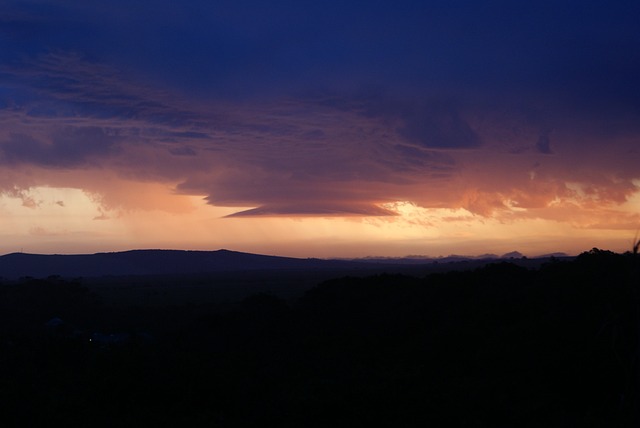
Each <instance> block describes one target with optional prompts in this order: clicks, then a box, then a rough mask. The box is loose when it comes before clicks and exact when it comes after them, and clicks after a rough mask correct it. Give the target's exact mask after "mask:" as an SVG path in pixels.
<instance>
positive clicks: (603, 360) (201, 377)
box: [0, 249, 640, 427]
mask: <svg viewBox="0 0 640 428" xmlns="http://www.w3.org/2000/svg"><path fill="white" fill-rule="evenodd" d="M253 277H255V275H254V276H252V278H253ZM271 280H272V279H271ZM104 281H105V282H103V283H99V284H98V283H95V282H93V283H90V284H87V283H84V282H82V281H70V280H64V279H61V278H49V279H46V280H41V279H23V280H22V281H18V282H11V283H5V284H3V285H2V286H0V424H1V425H2V426H120V427H122V426H189V427H197V426H212V427H216V426H220V427H240V426H279V427H359V426H363V427H364V426H366V427H370V426H385V425H386V426H397V427H411V426H434V427H439V426H467V427H500V426H504V427H507V426H508V427H600V426H606V427H634V426H637V422H638V413H639V410H640V409H639V404H640V396H639V394H638V393H639V390H638V386H639V381H640V377H639V373H640V371H639V367H638V363H639V361H638V356H639V355H640V354H639V352H638V350H639V349H640V348H639V342H638V338H639V337H640V324H639V322H640V312H639V309H640V307H639V304H640V300H639V295H638V293H639V292H640V272H639V261H638V256H637V255H634V254H622V255H621V254H614V253H610V252H608V251H601V250H595V249H594V250H592V251H590V252H588V253H584V254H582V255H580V256H579V257H577V258H576V259H575V260H572V261H559V260H558V261H551V262H549V263H546V264H544V265H543V266H541V267H539V268H537V269H527V268H526V267H522V266H518V265H515V264H513V263H507V262H502V263H496V264H489V265H486V266H483V267H480V268H477V269H475V270H470V271H457V272H449V273H433V274H429V275H427V276H422V277H417V276H408V275H387V274H379V275H374V276H367V277H343V278H340V279H334V280H329V281H324V282H322V283H321V284H319V285H317V286H315V287H312V288H310V289H309V290H308V291H306V292H305V293H304V294H302V293H300V294H302V295H301V297H297V295H296V296H293V295H292V296H289V297H287V296H286V293H284V297H287V298H283V297H282V296H283V294H282V293H280V291H282V290H283V289H284V288H287V287H288V285H287V284H291V287H294V288H295V282H296V279H295V276H290V277H287V278H286V280H285V282H284V284H285V286H281V288H280V289H277V290H278V291H279V292H278V293H276V294H278V295H276V294H273V293H272V294H265V293H263V294H256V295H252V296H250V297H247V298H245V299H244V300H242V301H240V302H237V303H230V302H225V303H224V304H220V302H218V303H216V302H214V301H212V300H211V299H210V298H208V297H207V298H203V299H200V300H199V299H198V298H197V293H196V294H193V293H194V291H193V290H196V291H197V290H201V289H202V287H200V288H197V287H196V288H194V289H193V290H192V291H191V292H190V293H192V294H189V300H188V301H186V300H184V299H172V298H171V296H173V295H174V294H172V293H175V291H174V288H176V287H179V286H180V285H179V283H178V282H179V281H178V279H176V284H174V286H173V288H172V287H171V284H170V283H167V282H166V281H170V280H167V279H165V283H162V284H161V286H158V287H155V288H144V287H142V288H141V287H131V288H130V290H131V292H132V293H134V296H137V297H134V298H131V299H129V300H126V299H124V300H123V299H122V295H124V294H126V292H127V291H126V290H127V288H126V285H125V284H123V283H117V284H115V285H113V284H112V285H109V284H108V282H109V281H107V280H104ZM113 281H116V279H113ZM117 281H121V282H123V281H124V282H126V280H123V279H118V280H117ZM171 281H172V280H171ZM272 285H273V284H272ZM110 287H111V288H114V287H115V288H118V290H119V291H118V293H119V294H117V296H118V299H115V300H114V299H111V300H110V298H111V297H113V296H112V295H111V294H109V292H110V291H109V290H111V288H110ZM305 287H306V288H308V287H307V286H306V285H304V287H303V288H305ZM274 289H275V288H274ZM140 290H143V291H142V292H140ZM144 290H146V291H144ZM163 290H164V291H163ZM298 290H299V288H298ZM285 291H286V290H285ZM163 292H164V293H165V294H163ZM135 293H138V294H135ZM140 293H142V294H140ZM149 293H150V294H149ZM154 293H155V294H154ZM167 293H168V294H167ZM294 294H295V293H294ZM176 295H177V294H176ZM154 296H155V300H154ZM163 296H164V297H163Z"/></svg>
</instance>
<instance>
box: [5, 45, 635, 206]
mask: <svg viewBox="0 0 640 428" xmlns="http://www.w3.org/2000/svg"><path fill="white" fill-rule="evenodd" d="M4 73H5V74H4V76H5V78H6V79H7V80H8V82H9V85H8V86H10V87H11V88H13V89H12V91H13V92H11V94H12V95H11V96H12V97H13V98H14V99H13V101H11V102H9V103H7V104H6V105H5V106H4V107H3V108H0V125H2V126H1V128H0V163H1V164H2V165H3V166H4V167H5V171H4V172H3V174H4V175H2V176H0V188H3V189H11V188H13V186H18V187H19V188H21V189H28V188H29V187H30V186H36V185H51V186H53V185H64V186H67V187H75V188H82V189H84V190H86V191H87V192H89V193H91V194H92V195H96V198H97V199H96V200H98V201H99V203H100V204H101V205H102V206H103V207H104V209H105V210H106V211H105V212H107V211H114V210H125V211H126V210H134V209H135V210H166V211H169V212H185V211H188V210H189V209H190V206H189V204H188V203H186V202H181V203H173V202H172V200H173V201H177V200H178V199H179V198H180V197H181V196H184V195H196V196H199V197H203V198H205V200H206V201H207V202H208V203H210V204H212V205H216V206H231V207H247V208H248V210H244V211H240V212H238V213H237V214H236V216H238V217H240V216H242V217H246V216H276V215H281V216H297V215H316V216H335V215H356V216H384V215H389V216H392V215H394V214H395V212H394V211H393V210H390V209H385V208H381V207H382V206H383V205H384V204H389V203H392V202H395V201H411V202H414V203H416V204H417V205H419V206H422V207H433V208H464V209H466V210H468V211H469V212H470V213H472V214H474V215H477V216H485V217H491V216H496V217H498V216H503V217H504V218H510V219H513V218H515V217H518V216H520V217H522V218H525V217H526V215H525V214H524V211H525V210H544V209H546V208H549V207H551V206H552V204H554V203H558V201H569V200H571V201H573V203H575V204H576V205H577V206H584V207H587V206H592V205H598V204H600V205H603V206H604V205H608V206H615V205H616V204H617V205H620V204H623V203H625V201H626V200H628V199H629V198H630V197H631V196H632V195H633V194H634V192H636V191H637V188H636V187H635V185H633V180H634V179H635V178H637V177H638V172H637V162H635V161H634V159H635V160H637V159H638V152H637V150H636V152H633V150H634V147H635V146H634V145H633V144H632V142H633V141H636V139H637V136H638V135H640V129H638V126H637V124H636V125H634V123H636V122H635V116H633V115H632V116H629V117H626V118H619V119H617V121H616V122H615V123H616V124H619V125H621V126H616V127H615V129H614V130H608V128H607V125H609V126H610V125H611V123H612V122H611V121H609V120H608V119H607V118H606V117H603V118H601V119H600V120H594V119H593V117H592V116H591V115H584V114H582V115H581V114H579V113H576V112H574V111H573V110H572V109H571V108H570V107H571V106H563V105H550V106H547V107H548V108H546V107H544V108H543V107H540V106H539V105H536V104H535V103H534V102H531V101H527V100H526V99H525V100H522V102H521V105H522V107H521V108H518V109H513V108H512V104H510V101H508V100H507V101H504V100H497V101H494V102H492V103H487V102H485V101H483V100H482V99H480V98H479V99H471V98H468V99H459V98H455V97H448V98H447V97H444V96H439V97H435V96H427V95H425V94H424V93H416V94H401V93H400V94H395V95H394V96H389V95H388V94H386V93H385V92H384V91H379V90H370V89H367V90H363V91H360V92H339V93H336V92H331V91H325V92H323V91H320V92H317V93H315V94H314V95H300V96H286V97H285V96H282V97H278V98H273V99H251V100H245V101H237V100H229V99H223V100H221V99H211V100H203V99H195V98H193V97H191V98H190V97H188V96H187V95H185V94H181V93H178V92H171V91H170V89H169V88H163V89H158V88H156V87H154V86H152V85H150V84H141V83H139V82H138V81H136V80H135V79H134V78H133V77H132V76H129V75H127V74H125V73H123V72H121V71H118V70H116V69H114V68H113V67H110V66H107V65H105V64H103V63H100V62H96V61H94V60H89V59H87V58H85V57H84V56H82V55H78V54H73V53H63V52H55V53H49V54H47V55H44V56H37V57H34V58H30V59H28V60H26V61H23V62H22V63H21V64H20V65H16V64H13V65H11V66H5V69H4ZM7 76H8V77H7ZM541 129H542V130H543V132H541ZM549 129H553V149H552V142H551V139H550V135H549V134H550V132H547V131H546V130H549ZM621 129H622V130H624V132H622V131H621ZM536 141H537V143H536V144H535V145H532V142H536ZM604 144H606V145H607V150H606V154H605V155H603V154H602V147H603V145H604ZM550 154H553V156H549V155H550ZM567 165H571V167H570V168H568V167H567ZM107 181H108V182H109V183H107ZM570 183H573V184H571V185H574V184H575V185H577V186H579V187H580V189H581V190H580V192H577V191H576V190H572V188H571V187H570ZM172 198H173V199H172ZM612 204H613V205H612ZM536 212H539V211H536Z"/></svg>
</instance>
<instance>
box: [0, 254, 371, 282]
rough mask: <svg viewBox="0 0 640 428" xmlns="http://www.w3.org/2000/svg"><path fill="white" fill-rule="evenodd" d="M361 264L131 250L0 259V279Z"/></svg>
mask: <svg viewBox="0 0 640 428" xmlns="http://www.w3.org/2000/svg"><path fill="white" fill-rule="evenodd" d="M358 266H362V264H360V263H357V262H350V261H342V260H321V259H298V258H291V257H278V256H266V255H259V254H250V253H242V252H237V251H229V250H217V251H180V250H132V251H124V252H114V253H97V254H79V255H60V254H54V255H42V254H25V253H13V254H7V255H5V256H1V257H0V276H2V277H5V278H19V277H25V276H31V277H38V278H40V277H47V276H51V275H59V276H62V277H95V276H127V275H176V274H194V273H217V272H233V271H254V270H298V269H336V268H349V267H358Z"/></svg>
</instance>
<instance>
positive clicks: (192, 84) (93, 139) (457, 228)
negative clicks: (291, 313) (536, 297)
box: [0, 0, 640, 257]
mask: <svg viewBox="0 0 640 428" xmlns="http://www.w3.org/2000/svg"><path fill="white" fill-rule="evenodd" d="M638 22H640V2H637V1H629V2H627V1H606V2H605V1H591V2H585V1H562V0H554V1H546V0H539V1H535V2H517V1H456V0H446V1H428V0H423V1H401V0H396V1H374V0H368V1H349V0H341V1H334V0H325V1H313V2H312V1H306V0H295V1H266V0H262V1H257V0H256V1H242V0H233V1H231V0H230V1H227V0H222V1H219V0H217V1H210V0H182V1H175V0H173V1H170V0H153V1H152V0H110V1H97V0H95V1H94V0H83V1H77V0H3V1H2V2H1V3H0V254H5V253H10V252H15V251H24V252H30V253H93V252H99V251H119V250H127V249H134V248H174V249H193V250H196V249H197V250H216V249H219V248H227V249H232V250H237V251H248V252H257V253H267V254H277V255H287V256H297V257H359V256H404V255H410V254H411V255H416V254H420V255H427V256H440V255H448V254H465V255H479V254H483V253H496V254H503V253H506V252H509V251H513V250H518V251H520V252H522V253H524V254H526V255H528V256H535V255H540V254H545V253H551V252H566V253H570V254H576V253H579V252H581V251H585V250H589V249H590V248H592V247H600V248H605V249H611V250H614V251H625V250H628V249H630V248H631V246H632V241H633V239H634V236H636V234H637V232H638V230H639V228H640V25H638Z"/></svg>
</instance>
